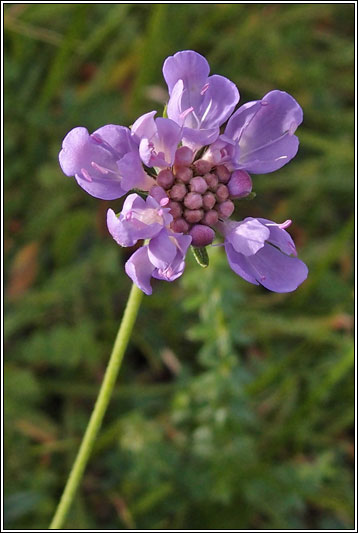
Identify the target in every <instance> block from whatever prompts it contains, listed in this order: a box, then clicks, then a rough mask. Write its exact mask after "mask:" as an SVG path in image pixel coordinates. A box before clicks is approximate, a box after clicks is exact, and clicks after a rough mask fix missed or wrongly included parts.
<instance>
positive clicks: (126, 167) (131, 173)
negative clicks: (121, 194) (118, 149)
mask: <svg viewBox="0 0 358 533" xmlns="http://www.w3.org/2000/svg"><path fill="white" fill-rule="evenodd" d="M117 167H118V171H119V172H120V174H121V176H122V188H123V189H124V190H125V191H126V192H128V191H130V190H131V189H134V188H138V189H141V190H143V191H148V190H149V189H150V188H151V187H152V186H153V185H154V183H155V182H154V180H153V179H152V178H151V177H150V176H148V174H147V173H146V172H145V171H144V169H143V166H142V162H141V160H140V157H139V153H138V152H129V153H128V154H125V155H124V156H123V157H122V159H120V160H119V161H117Z"/></svg>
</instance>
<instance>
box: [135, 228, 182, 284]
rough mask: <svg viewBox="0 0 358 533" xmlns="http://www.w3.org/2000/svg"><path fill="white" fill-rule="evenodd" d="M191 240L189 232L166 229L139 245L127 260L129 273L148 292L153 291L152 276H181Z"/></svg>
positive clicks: (162, 278)
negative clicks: (182, 232) (187, 233)
mask: <svg viewBox="0 0 358 533" xmlns="http://www.w3.org/2000/svg"><path fill="white" fill-rule="evenodd" d="M190 243H191V237H190V235H183V234H181V233H174V232H172V231H170V230H168V229H167V228H163V229H162V230H161V231H160V233H159V234H158V235H156V236H155V237H154V238H152V239H151V240H150V241H149V244H147V245H145V246H142V247H141V248H139V249H138V250H137V251H136V252H134V254H133V255H132V256H131V257H130V259H128V261H127V262H126V265H125V270H126V273H127V274H128V276H129V277H130V278H131V280H132V281H133V283H135V284H136V285H137V286H138V287H139V288H140V289H141V290H142V291H143V292H145V294H152V287H151V285H150V281H151V278H152V277H153V278H156V279H160V280H164V281H174V280H175V279H177V278H178V277H179V276H181V275H182V273H183V271H184V268H185V255H186V252H187V250H188V248H189V245H190Z"/></svg>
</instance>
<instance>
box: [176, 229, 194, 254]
mask: <svg viewBox="0 0 358 533" xmlns="http://www.w3.org/2000/svg"><path fill="white" fill-rule="evenodd" d="M172 236H173V237H174V238H175V240H176V243H177V247H178V250H179V252H180V254H181V255H182V257H185V255H186V253H187V251H188V248H189V246H190V244H191V241H192V238H191V236H190V235H182V234H181V233H173V234H172Z"/></svg>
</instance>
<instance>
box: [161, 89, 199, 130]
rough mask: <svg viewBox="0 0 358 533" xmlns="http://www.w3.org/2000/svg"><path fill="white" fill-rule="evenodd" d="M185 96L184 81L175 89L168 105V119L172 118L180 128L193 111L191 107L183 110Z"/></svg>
mask: <svg viewBox="0 0 358 533" xmlns="http://www.w3.org/2000/svg"><path fill="white" fill-rule="evenodd" d="M183 94H184V83H183V80H178V81H177V82H176V84H175V85H174V87H173V90H172V93H171V95H170V98H169V102H168V104H167V115H168V118H170V119H171V120H174V122H176V123H177V124H179V125H180V126H182V125H183V123H184V120H185V118H186V116H187V113H190V112H191V111H192V109H193V108H191V109H190V106H188V108H187V110H185V109H183V105H182V98H183ZM183 111H184V113H183ZM185 111H186V112H185Z"/></svg>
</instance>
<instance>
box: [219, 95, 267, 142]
mask: <svg viewBox="0 0 358 533" xmlns="http://www.w3.org/2000/svg"><path fill="white" fill-rule="evenodd" d="M260 109H261V102H260V100H256V101H253V102H247V103H246V104H243V105H242V106H240V107H239V109H238V110H237V111H236V112H235V113H234V114H233V115H232V116H231V117H230V119H229V121H228V123H227V126H226V128H225V133H224V135H221V136H220V138H222V137H225V138H226V140H227V141H229V139H235V140H236V142H239V141H240V138H241V136H242V132H243V131H244V129H245V128H246V127H247V126H248V125H249V124H250V122H251V121H252V119H253V118H254V117H255V115H256V114H257V113H258V111H259V110H260Z"/></svg>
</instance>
